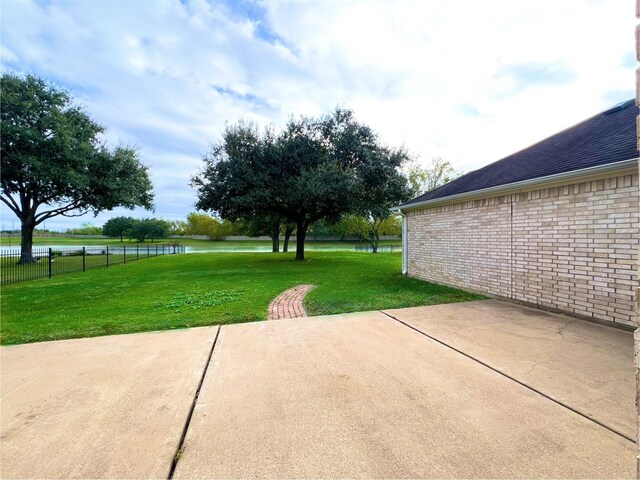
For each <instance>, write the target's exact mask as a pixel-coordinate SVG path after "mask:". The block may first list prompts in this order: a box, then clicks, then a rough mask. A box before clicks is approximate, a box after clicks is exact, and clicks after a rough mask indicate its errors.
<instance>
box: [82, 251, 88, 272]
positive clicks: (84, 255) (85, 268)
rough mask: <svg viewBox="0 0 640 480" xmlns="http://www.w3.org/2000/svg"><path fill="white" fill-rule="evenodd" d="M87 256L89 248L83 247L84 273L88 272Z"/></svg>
mask: <svg viewBox="0 0 640 480" xmlns="http://www.w3.org/2000/svg"><path fill="white" fill-rule="evenodd" d="M86 256H87V248H86V247H82V271H83V272H84V271H86V270H87V262H86V260H85V258H86Z"/></svg>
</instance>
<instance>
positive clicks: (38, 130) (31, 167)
mask: <svg viewBox="0 0 640 480" xmlns="http://www.w3.org/2000/svg"><path fill="white" fill-rule="evenodd" d="M0 110H1V113H0V115H1V119H2V135H1V142H0V143H1V152H0V155H1V168H2V178H1V179H0V200H2V202H4V203H5V205H7V206H8V207H9V209H11V211H13V212H14V213H15V214H16V216H17V217H18V218H19V219H20V222H21V230H22V238H21V258H20V262H21V263H27V262H31V261H32V255H31V252H32V245H33V231H34V229H35V227H36V226H37V225H39V224H40V223H42V222H44V221H45V220H47V219H49V218H52V217H54V216H57V215H64V216H80V215H84V214H85V213H87V212H93V213H94V214H97V213H98V212H100V211H103V210H111V209H113V208H115V207H119V206H123V207H127V208H134V207H135V206H142V207H145V208H148V209H150V208H152V206H153V205H152V202H153V187H152V184H151V180H150V178H149V172H148V170H147V168H146V167H145V166H144V165H143V164H142V163H141V161H140V159H139V156H138V153H137V151H136V150H135V149H134V148H130V147H125V146H119V147H116V148H108V147H107V146H106V145H105V144H104V143H103V142H102V141H101V139H100V135H101V134H102V133H103V132H104V127H102V126H101V125H99V124H98V123H96V122H95V121H94V120H92V119H91V117H89V115H88V114H87V113H85V112H84V110H83V109H82V108H80V107H78V106H75V105H74V104H73V103H72V99H71V97H70V96H69V95H68V94H67V93H66V92H65V91H63V90H61V89H59V88H56V87H55V86H53V85H51V84H49V83H48V82H46V81H45V80H43V79H41V78H38V77H36V76H32V75H27V76H25V77H22V76H18V75H14V74H3V75H2V77H1V78H0Z"/></svg>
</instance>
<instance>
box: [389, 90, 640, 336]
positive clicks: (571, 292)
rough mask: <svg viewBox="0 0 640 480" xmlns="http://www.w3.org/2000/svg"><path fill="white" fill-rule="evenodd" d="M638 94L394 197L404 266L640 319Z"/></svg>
mask: <svg viewBox="0 0 640 480" xmlns="http://www.w3.org/2000/svg"><path fill="white" fill-rule="evenodd" d="M637 113H638V109H637V107H636V106H635V103H634V101H633V100H632V101H628V102H624V103H622V104H620V105H617V106H616V107H614V108H611V109H610V110H607V111H605V112H603V113H600V114H598V115H596V116H594V117H592V118H589V119H588V120H586V121H584V122H582V123H580V124H578V125H575V126H573V127H571V128H568V129H567V130H564V131H562V132H560V133H558V134H556V135H553V136H551V137H549V138H547V139H545V140H543V141H541V142H539V143H537V144H535V145H533V146H531V147H529V148H526V149H524V150H521V151H520V152H517V153H514V154H513V155H510V156H508V157H506V158H503V159H502V160H499V161H497V162H495V163H492V164H490V165H488V166H486V167H484V168H481V169H479V170H476V171H473V172H470V173H468V174H466V175H464V176H463V177H460V178H459V179H457V180H454V181H453V182H450V183H448V184H447V185H444V186H442V187H440V188H437V189H435V190H432V191H430V192H427V193H425V194H423V195H420V196H419V197H417V198H414V199H413V200H410V201H409V202H407V203H405V204H403V205H401V206H399V207H397V208H396V210H397V211H399V212H400V213H401V214H402V216H403V246H404V251H403V266H402V268H403V273H404V274H406V275H409V276H412V277H417V278H421V279H424V280H428V281H432V282H436V283H441V284H446V285H451V286H455V287H459V288H463V289H466V290H471V291H476V292H480V293H483V294H487V295H489V296H493V297H498V298H504V299H509V300H512V301H517V302H521V303H524V304H528V305H532V306H536V307H539V308H543V309H548V310H552V311H559V312H564V313H569V314H571V315H574V316H579V317H583V318H587V319H590V320H595V321H603V322H607V323H610V322H613V323H614V324H616V325H618V326H621V327H627V328H633V327H634V326H635V318H634V289H635V288H636V287H637V285H638V273H637V265H638V246H639V240H638V239H639V227H640V203H639V202H640V194H639V188H638V151H637V150H636V115H637Z"/></svg>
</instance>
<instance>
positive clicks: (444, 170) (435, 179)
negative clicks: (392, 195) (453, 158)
mask: <svg viewBox="0 0 640 480" xmlns="http://www.w3.org/2000/svg"><path fill="white" fill-rule="evenodd" d="M461 175H462V172H461V171H459V170H456V169H455V168H453V166H452V165H451V163H450V162H449V160H443V159H442V158H441V157H433V158H432V159H431V161H430V162H429V163H428V164H427V165H424V166H423V165H420V164H419V163H417V162H416V161H413V162H410V163H409V164H408V167H407V181H408V182H409V188H410V190H411V196H412V197H416V196H418V195H420V194H422V193H425V192H430V191H431V190H434V189H436V188H438V187H441V186H442V185H445V184H447V183H449V182H451V181H453V180H455V179H456V178H458V177H460V176H461Z"/></svg>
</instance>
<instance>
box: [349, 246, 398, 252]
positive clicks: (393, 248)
mask: <svg viewBox="0 0 640 480" xmlns="http://www.w3.org/2000/svg"><path fill="white" fill-rule="evenodd" d="M372 251H373V247H372V246H371V245H356V252H372ZM401 251H402V245H378V252H391V253H393V252H401Z"/></svg>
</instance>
